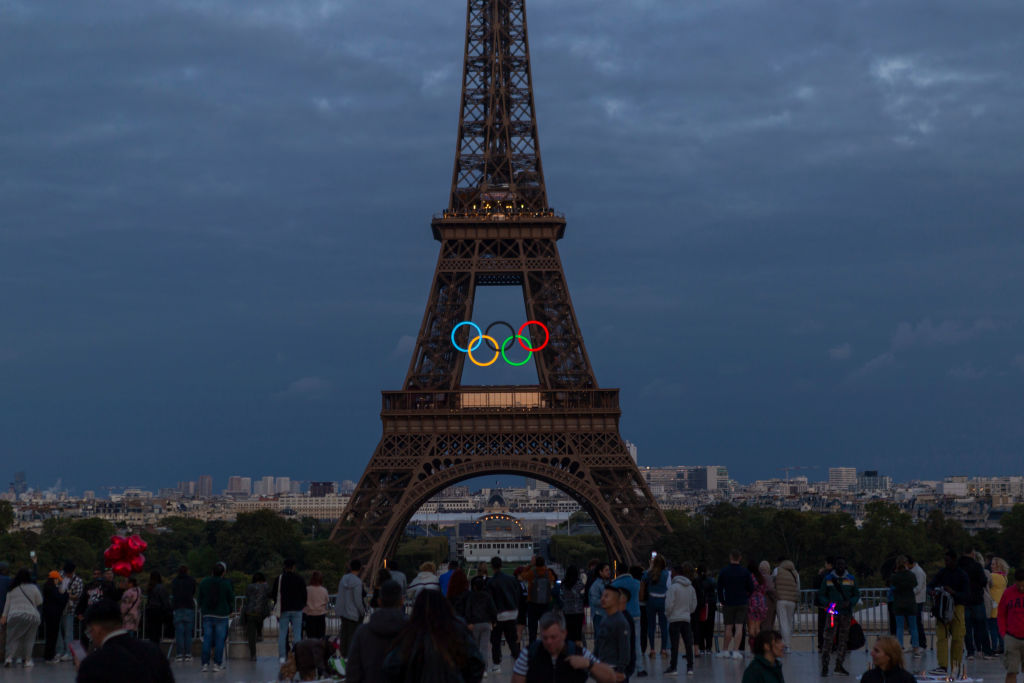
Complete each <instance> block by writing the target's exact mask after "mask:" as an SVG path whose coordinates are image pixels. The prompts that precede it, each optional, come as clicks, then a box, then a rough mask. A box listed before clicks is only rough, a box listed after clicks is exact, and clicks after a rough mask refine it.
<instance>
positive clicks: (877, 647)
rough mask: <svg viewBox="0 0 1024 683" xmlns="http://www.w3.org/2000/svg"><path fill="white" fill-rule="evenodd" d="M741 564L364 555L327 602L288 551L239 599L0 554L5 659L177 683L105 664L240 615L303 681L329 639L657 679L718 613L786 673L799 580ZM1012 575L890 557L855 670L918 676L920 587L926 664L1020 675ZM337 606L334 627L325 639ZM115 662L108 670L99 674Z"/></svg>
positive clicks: (360, 661)
mask: <svg viewBox="0 0 1024 683" xmlns="http://www.w3.org/2000/svg"><path fill="white" fill-rule="evenodd" d="M33 559H34V558H33ZM743 560H744V558H743V556H742V554H741V553H740V552H739V551H733V552H732V553H730V555H729V563H728V564H727V565H726V566H725V567H724V568H722V569H721V570H720V571H718V572H712V571H709V570H708V569H707V568H706V567H704V566H700V565H697V566H695V565H694V564H692V563H689V562H682V563H677V564H670V563H669V562H668V561H667V559H666V558H665V557H664V556H663V555H659V554H658V553H652V557H651V560H650V562H649V563H648V564H647V566H646V567H642V566H629V567H620V568H619V569H620V571H618V572H617V575H615V574H616V573H615V572H614V571H613V567H612V566H611V565H609V564H608V563H606V562H602V561H600V560H592V561H591V562H590V563H589V564H588V565H587V566H586V567H577V566H569V567H567V568H566V571H565V575H564V577H562V578H561V579H560V578H559V576H558V574H557V572H556V571H555V570H554V569H552V568H551V567H549V566H548V565H547V563H546V562H545V560H544V558H543V557H540V556H537V557H534V558H533V559H532V560H531V561H530V562H529V563H528V564H526V565H524V566H516V567H514V568H512V569H511V571H509V568H507V567H505V566H504V565H503V562H502V560H501V558H499V557H494V558H492V560H491V561H490V562H489V563H480V564H478V565H477V566H475V567H463V566H461V565H460V564H459V563H458V562H451V563H449V564H448V565H447V567H446V568H444V571H438V568H437V567H436V566H435V565H434V564H433V563H432V562H424V563H423V564H422V565H421V566H420V567H419V572H418V573H417V574H416V576H415V577H414V578H413V579H412V581H407V578H406V576H405V574H404V573H403V572H401V571H393V570H389V569H387V568H384V569H380V570H379V571H378V572H377V573H376V574H375V575H374V576H372V577H365V576H363V569H364V568H363V566H362V564H361V563H360V562H359V560H352V562H351V563H350V564H349V567H348V570H349V571H348V572H347V573H346V574H345V575H344V576H343V577H342V578H341V580H340V582H339V583H338V587H337V594H336V598H335V601H334V604H333V606H332V605H331V603H330V596H329V594H328V590H327V588H326V587H325V586H324V585H323V576H322V575H321V573H320V572H318V571H312V572H311V573H309V574H308V576H309V580H308V582H307V581H306V579H305V578H304V577H303V575H302V574H300V573H299V572H298V571H297V569H296V563H295V562H294V561H293V560H285V561H284V563H283V566H282V569H281V571H280V573H279V574H278V575H277V576H275V577H274V578H273V580H272V581H268V580H267V577H266V576H264V575H263V574H262V573H260V572H257V573H255V574H254V575H253V576H252V577H251V580H250V581H249V582H248V584H247V586H246V587H245V591H244V600H242V601H241V603H240V604H241V609H240V610H237V608H236V600H235V590H234V585H233V583H232V582H231V581H230V580H229V579H228V578H227V577H226V576H225V574H226V570H227V567H226V566H225V564H224V563H223V562H218V563H216V564H215V565H214V566H213V567H212V568H211V571H210V572H209V575H208V576H206V577H205V578H203V579H202V580H201V581H198V582H197V581H196V580H195V579H194V578H193V577H192V576H191V575H190V572H189V569H188V567H185V566H182V567H180V568H179V569H178V571H177V575H176V576H175V577H174V579H173V580H172V581H170V582H169V584H168V583H166V582H165V581H164V580H163V577H162V576H161V575H160V573H159V572H156V571H154V572H151V573H150V574H149V577H148V580H147V581H145V582H143V583H144V585H140V582H139V581H138V580H137V579H136V578H135V577H134V576H129V577H118V578H116V579H115V578H114V576H113V575H112V573H111V572H110V570H109V569H107V570H102V569H101V570H96V571H94V572H93V574H92V577H91V579H90V580H88V581H86V580H85V579H84V578H83V577H81V576H79V575H78V573H77V570H76V567H75V566H74V564H72V563H66V564H65V565H64V566H63V568H62V569H61V570H53V571H50V572H49V573H48V574H47V575H46V578H45V579H44V580H42V582H40V581H39V571H38V567H37V566H36V564H35V563H34V562H33V563H32V566H31V567H25V568H21V569H19V570H17V572H15V573H14V576H13V577H12V576H11V575H10V571H9V567H8V565H7V563H4V562H0V608H2V617H0V657H3V661H4V665H5V666H7V667H10V666H14V665H18V664H20V665H21V666H25V667H31V666H33V664H34V662H33V658H32V653H33V647H34V645H35V643H36V640H37V636H38V634H39V632H40V630H41V632H42V634H43V640H44V645H43V657H44V659H45V660H46V661H47V662H53V663H59V662H63V661H69V660H74V661H75V662H76V665H77V666H78V680H80V681H91V680H108V681H109V680H131V681H137V680H153V681H165V680H173V674H172V673H171V669H170V667H169V666H167V667H166V668H165V667H163V666H161V667H156V668H153V667H150V669H151V670H150V671H149V673H147V674H146V677H145V678H138V677H133V676H136V674H133V673H132V672H131V671H129V670H125V671H124V672H121V673H117V672H119V671H120V669H119V667H120V668H124V667H125V666H128V664H127V663H126V662H128V660H132V661H138V662H153V661H155V659H154V657H156V658H160V659H161V660H162V661H164V663H165V664H166V660H167V657H165V656H163V654H161V653H160V651H159V649H158V647H157V646H158V645H159V644H160V643H161V641H162V640H163V639H164V638H165V637H167V638H173V643H174V644H173V648H172V652H173V656H174V658H175V660H176V661H177V662H180V663H185V662H188V661H190V660H191V659H192V648H193V642H194V640H195V632H196V624H197V623H198V624H199V625H200V630H201V634H202V641H201V642H202V646H201V650H200V652H201V655H200V659H201V666H202V670H203V671H211V672H215V671H219V670H221V669H222V668H223V666H224V648H225V642H226V637H227V633H228V627H229V624H230V622H231V620H232V618H238V619H240V621H241V622H242V623H243V624H244V630H245V634H246V640H247V642H248V646H249V654H250V657H251V658H252V659H254V660H255V659H256V654H257V652H256V650H257V643H258V642H259V641H260V640H261V639H262V628H263V624H264V622H265V620H266V618H267V617H268V616H270V615H275V616H276V617H277V623H278V633H277V653H278V658H279V663H280V664H281V665H282V670H283V671H284V670H286V669H287V667H289V666H290V667H293V668H294V669H295V671H296V672H297V674H298V675H301V676H303V678H304V679H306V680H312V678H313V677H315V676H317V675H323V674H325V673H326V672H327V669H328V664H327V663H328V658H329V656H330V654H331V653H332V649H336V650H337V651H338V653H339V654H340V656H341V658H342V660H343V661H345V662H346V667H347V679H346V680H347V681H348V682H349V683H361V682H363V681H367V682H376V681H389V682H392V683H412V682H413V681H434V680H437V681H443V680H447V679H446V678H445V677H444V676H443V675H440V674H439V675H437V676H436V677H435V676H434V675H433V674H432V673H431V672H445V671H457V672H459V675H460V676H461V679H462V680H464V681H467V682H472V681H480V680H481V679H482V678H483V677H484V675H485V674H486V672H487V671H488V670H490V671H499V670H500V669H501V668H502V661H503V657H504V655H505V654H506V653H507V654H508V655H509V656H511V658H512V662H513V664H512V680H513V681H514V682H515V683H526V682H527V681H534V680H555V681H583V680H586V679H587V678H588V677H592V678H594V679H595V680H598V681H609V682H610V681H628V680H629V679H630V678H631V677H635V678H643V677H646V676H647V675H648V672H649V671H650V670H652V667H654V666H655V665H657V666H659V667H660V673H661V674H662V676H665V677H670V676H675V675H677V674H678V673H679V670H680V668H683V665H684V664H685V671H686V674H688V675H690V674H693V673H694V671H695V661H696V658H697V657H701V656H706V655H711V654H712V653H713V650H714V649H715V648H714V629H715V623H716V614H717V612H719V611H720V612H721V621H722V623H723V625H724V633H723V636H722V641H721V648H720V649H719V651H718V652H717V654H715V656H717V657H727V658H737V659H741V658H743V657H744V656H745V654H746V653H747V652H749V655H750V656H751V657H752V660H751V661H750V663H749V665H748V666H747V668H746V672H745V674H744V677H743V680H744V683H758V682H768V681H782V680H783V667H782V662H783V659H784V657H785V655H786V653H787V652H788V651H789V644H790V642H791V640H792V635H793V630H794V621H795V619H796V616H797V604H798V603H799V601H800V592H801V580H800V574H799V572H798V571H797V568H796V567H795V566H794V563H793V562H792V561H790V560H787V559H781V560H779V561H777V562H776V564H775V566H774V567H773V566H772V565H771V564H770V563H768V562H767V561H761V562H753V561H751V562H747V563H744V561H743ZM1008 573H1009V567H1008V564H1007V563H1006V562H1005V561H1004V560H1003V559H1001V558H998V557H993V558H988V559H987V560H986V558H984V557H983V556H981V555H980V554H979V553H976V552H973V551H971V552H968V553H965V554H958V553H955V552H953V551H952V550H950V551H948V552H947V553H946V555H945V562H944V566H943V567H942V568H941V569H940V570H939V571H938V572H937V573H935V574H934V576H932V577H931V579H930V580H929V578H928V576H927V575H926V573H925V570H924V569H923V568H922V567H921V566H920V565H919V564H917V563H916V562H915V561H914V559H913V558H912V557H908V556H899V557H897V558H895V560H894V562H893V563H892V567H891V570H890V571H889V572H888V574H887V577H886V580H887V583H888V586H889V593H888V600H887V604H888V609H889V616H890V631H891V636H890V637H885V638H880V639H878V640H877V641H876V642H874V643H873V646H872V648H871V651H870V654H871V659H872V662H873V664H874V669H873V670H872V671H869V672H868V673H866V674H865V680H867V681H868V682H869V683H871V682H872V681H897V682H899V681H904V680H912V677H911V678H907V676H908V675H909V674H906V668H907V666H906V664H905V661H904V656H905V655H909V657H910V658H912V659H916V658H918V657H920V656H921V654H922V652H923V650H924V648H925V646H926V643H925V629H924V627H923V617H924V610H925V605H926V603H927V602H928V599H929V598H930V599H931V604H932V606H931V608H930V609H931V614H932V616H933V617H934V619H935V624H936V628H935V642H934V645H935V649H936V651H937V660H938V667H937V668H936V669H933V670H932V671H931V672H929V673H931V674H933V675H940V676H941V675H945V674H947V672H955V671H957V669H958V667H959V666H960V664H961V661H962V659H963V657H966V658H968V659H972V658H975V657H985V658H993V657H995V656H997V655H1002V656H1003V659H1004V664H1005V666H1006V670H1007V683H1011V682H1013V681H1015V680H1016V675H1017V673H1018V672H1019V671H1020V670H1021V664H1022V661H1021V660H1022V656H1024V572H1020V573H1019V574H1018V575H1017V576H1016V581H1015V582H1014V583H1012V584H1008V578H1007V577H1008ZM814 581H815V584H816V585H814V586H812V588H814V589H815V591H816V592H815V603H816V605H817V608H818V614H817V617H818V619H817V625H818V632H817V645H818V649H819V653H820V665H821V675H822V676H829V675H840V676H846V675H849V673H848V671H847V670H846V666H845V660H846V655H847V649H848V645H849V644H850V643H851V642H853V641H855V640H856V634H855V630H856V628H857V627H856V622H855V614H856V611H857V608H858V604H859V602H860V587H859V585H858V582H857V579H856V577H855V576H854V575H853V573H852V572H851V571H850V570H849V567H848V566H847V563H846V561H845V559H844V558H842V557H835V558H828V559H827V560H826V563H825V566H824V567H822V568H821V569H820V570H819V571H818V572H817V575H816V577H815V579H814ZM332 609H333V614H334V616H335V617H337V620H338V623H339V624H340V626H339V629H338V635H337V637H336V638H333V639H332V640H328V633H327V615H328V613H329V612H330V611H331V610H332ZM588 619H589V622H590V623H589V626H590V628H589V629H588V628H586V627H587V626H588V624H587V621H588ZM905 633H906V635H908V636H909V645H908V646H907V647H906V648H904V645H903V643H904V636H905ZM588 637H589V638H590V642H589V643H588V642H587V638H588ZM862 643H863V641H861V645H862ZM861 645H857V644H855V645H854V646H855V647H860V646H861ZM90 646H91V650H92V652H91V654H87V653H88V650H89V648H90ZM76 649H77V651H76ZM681 650H682V651H681ZM129 654H130V655H131V657H128V655H129ZM110 658H115V659H117V660H118V665H117V666H113V668H111V667H112V665H111V664H110V663H109V662H108V661H107V660H109V659H110ZM90 662H91V663H90ZM112 671H113V672H115V673H117V675H119V676H122V677H121V678H117V677H116V676H114V674H112V673H111V672H112ZM97 676H98V677H97Z"/></svg>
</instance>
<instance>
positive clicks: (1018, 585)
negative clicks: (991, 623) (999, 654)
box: [996, 567, 1024, 683]
mask: <svg viewBox="0 0 1024 683" xmlns="http://www.w3.org/2000/svg"><path fill="white" fill-rule="evenodd" d="M1013 578H1014V582H1013V585H1011V586H1010V587H1009V588H1007V589H1006V590H1005V591H1004V592H1003V595H1002V597H1001V598H999V605H998V607H996V612H997V615H996V621H997V623H998V626H999V635H1000V636H1002V638H1003V666H1005V667H1006V683H1016V681H1017V674H1019V673H1020V671H1021V664H1022V663H1024V568H1022V567H1018V568H1017V571H1016V572H1015V574H1014V577H1013Z"/></svg>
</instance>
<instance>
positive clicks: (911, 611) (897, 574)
mask: <svg viewBox="0 0 1024 683" xmlns="http://www.w3.org/2000/svg"><path fill="white" fill-rule="evenodd" d="M889 585H890V586H891V587H892V611H893V616H894V617H895V620H896V641H897V642H898V643H899V644H900V649H901V650H902V649H903V622H904V621H908V622H910V643H911V645H912V646H913V648H914V650H913V651H914V656H915V657H916V656H918V655H917V652H918V650H919V647H918V646H919V642H920V641H919V640H918V633H919V630H918V624H917V602H916V601H915V598H914V589H915V588H916V587H917V577H916V576H914V572H912V571H910V568H909V567H907V558H906V557H905V556H903V555H900V556H899V557H897V558H896V566H895V569H894V571H893V573H892V576H890V577H889Z"/></svg>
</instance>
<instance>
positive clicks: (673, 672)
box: [661, 669, 679, 676]
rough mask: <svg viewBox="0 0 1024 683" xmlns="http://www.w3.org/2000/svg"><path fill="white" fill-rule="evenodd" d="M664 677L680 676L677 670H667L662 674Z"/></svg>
mask: <svg viewBox="0 0 1024 683" xmlns="http://www.w3.org/2000/svg"><path fill="white" fill-rule="evenodd" d="M661 675H662V676H678V675H679V671H678V670H677V669H665V670H664V671H662V672H661Z"/></svg>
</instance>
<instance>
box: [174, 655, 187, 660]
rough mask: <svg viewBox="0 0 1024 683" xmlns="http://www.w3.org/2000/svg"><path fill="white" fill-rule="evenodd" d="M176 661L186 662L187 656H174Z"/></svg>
mask: <svg viewBox="0 0 1024 683" xmlns="http://www.w3.org/2000/svg"><path fill="white" fill-rule="evenodd" d="M174 661H176V662H184V661H185V657H184V656H183V655H178V656H177V657H175V658H174Z"/></svg>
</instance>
